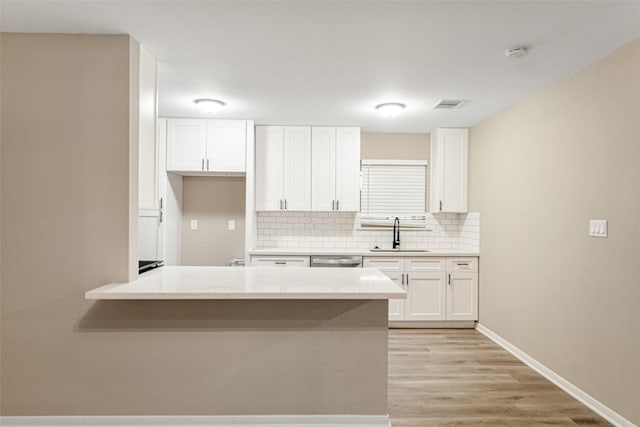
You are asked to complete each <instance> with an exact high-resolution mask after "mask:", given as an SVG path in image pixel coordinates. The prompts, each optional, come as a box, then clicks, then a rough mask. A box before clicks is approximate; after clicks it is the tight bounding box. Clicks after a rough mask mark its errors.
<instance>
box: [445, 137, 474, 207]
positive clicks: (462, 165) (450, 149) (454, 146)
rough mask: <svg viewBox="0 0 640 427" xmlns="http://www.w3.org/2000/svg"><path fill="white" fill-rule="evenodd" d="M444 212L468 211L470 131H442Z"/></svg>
mask: <svg viewBox="0 0 640 427" xmlns="http://www.w3.org/2000/svg"><path fill="white" fill-rule="evenodd" d="M440 138H441V141H442V146H441V160H442V176H441V177H442V183H441V189H442V210H443V211H445V212H466V211H467V170H468V168H469V131H468V129H442V130H441V134H440Z"/></svg>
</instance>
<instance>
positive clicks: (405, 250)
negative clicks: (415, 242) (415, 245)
mask: <svg viewBox="0 0 640 427" xmlns="http://www.w3.org/2000/svg"><path fill="white" fill-rule="evenodd" d="M369 251H371V252H429V250H428V249H400V248H398V249H381V248H373V249H369Z"/></svg>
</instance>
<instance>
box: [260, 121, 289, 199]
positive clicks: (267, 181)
mask: <svg viewBox="0 0 640 427" xmlns="http://www.w3.org/2000/svg"><path fill="white" fill-rule="evenodd" d="M283 149H284V127H282V126H256V210H257V211H279V210H280V209H281V202H282V199H283V197H282V183H283V169H284V163H283V161H284V152H283Z"/></svg>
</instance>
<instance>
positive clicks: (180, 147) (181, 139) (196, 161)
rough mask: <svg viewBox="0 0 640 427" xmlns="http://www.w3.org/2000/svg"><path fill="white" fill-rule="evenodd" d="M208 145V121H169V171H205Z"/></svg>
mask: <svg viewBox="0 0 640 427" xmlns="http://www.w3.org/2000/svg"><path fill="white" fill-rule="evenodd" d="M206 145H207V122H206V120H204V119H168V120H167V170H168V171H176V172H179V171H204V170H205V166H206V165H205V153H206Z"/></svg>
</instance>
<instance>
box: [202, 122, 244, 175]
mask: <svg viewBox="0 0 640 427" xmlns="http://www.w3.org/2000/svg"><path fill="white" fill-rule="evenodd" d="M246 141H247V122H246V121H244V120H207V165H206V166H207V167H208V168H207V170H209V171H216V172H245V171H246V161H245V155H246V146H247V143H246Z"/></svg>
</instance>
